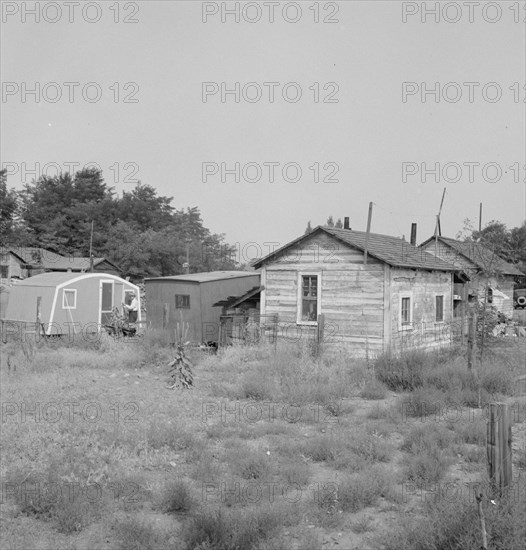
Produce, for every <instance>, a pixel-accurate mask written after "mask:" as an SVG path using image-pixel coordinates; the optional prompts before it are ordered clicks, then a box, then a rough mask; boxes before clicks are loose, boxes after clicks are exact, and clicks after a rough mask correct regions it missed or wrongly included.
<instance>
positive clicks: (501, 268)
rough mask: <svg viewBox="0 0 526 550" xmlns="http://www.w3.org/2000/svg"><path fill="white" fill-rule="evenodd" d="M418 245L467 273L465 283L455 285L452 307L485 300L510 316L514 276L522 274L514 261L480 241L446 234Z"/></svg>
mask: <svg viewBox="0 0 526 550" xmlns="http://www.w3.org/2000/svg"><path fill="white" fill-rule="evenodd" d="M420 248H421V249H422V250H425V251H426V252H427V253H429V254H433V255H434V256H436V257H438V258H441V259H442V260H444V261H446V262H448V263H450V264H453V265H455V266H456V267H458V268H460V269H462V270H463V271H464V272H465V273H467V275H468V276H469V282H468V283H465V285H462V284H458V283H457V285H456V289H455V310H457V309H458V310H461V309H462V308H465V303H466V302H467V301H469V300H470V298H471V300H479V301H480V302H482V301H483V300H484V297H485V294H486V291H487V293H488V296H487V300H488V303H489V304H490V305H492V306H494V307H495V308H496V309H497V311H500V312H501V313H504V314H505V315H506V316H508V317H512V316H513V289H514V286H515V277H519V276H524V273H522V272H521V271H519V270H518V269H517V268H516V267H515V266H514V265H511V264H509V263H507V262H506V261H504V260H503V259H502V258H501V257H500V256H498V255H497V254H496V253H495V252H494V251H493V250H491V249H489V248H488V247H486V246H483V245H482V244H480V243H476V242H470V241H466V242H464V241H459V240H456V239H451V238H449V237H442V236H437V237H430V238H429V239H427V240H426V241H424V242H423V243H422V244H421V245H420Z"/></svg>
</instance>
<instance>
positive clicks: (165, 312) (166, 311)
mask: <svg viewBox="0 0 526 550" xmlns="http://www.w3.org/2000/svg"><path fill="white" fill-rule="evenodd" d="M169 313H170V306H169V305H168V304H164V307H163V328H166V327H167V326H168V318H169Z"/></svg>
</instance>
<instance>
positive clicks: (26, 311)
mask: <svg viewBox="0 0 526 550" xmlns="http://www.w3.org/2000/svg"><path fill="white" fill-rule="evenodd" d="M131 293H135V294H136V296H137V299H138V300H139V301H140V294H139V288H138V287H137V286H135V285H134V284H132V283H130V282H129V281H126V280H124V279H121V278H120V277H117V276H116V275H112V274H109V273H82V274H78V273H42V274H41V275H35V276H34V277H29V278H27V279H24V280H23V281H19V282H17V283H16V284H15V285H13V286H12V287H11V289H10V294H9V302H8V304H7V308H6V311H5V314H4V315H3V318H4V319H5V320H7V321H9V322H16V323H25V324H28V323H29V324H31V323H33V324H34V323H35V320H36V312H37V300H38V298H40V320H41V322H42V323H43V326H44V332H45V334H48V335H51V334H71V333H75V334H76V333H86V332H98V331H100V328H101V326H102V325H105V324H109V323H110V322H111V317H112V311H113V308H114V307H117V308H118V309H119V310H120V312H122V308H121V304H122V303H127V302H128V301H129V296H130V294H131ZM139 305H140V303H139ZM140 315H141V312H140V307H139V315H138V321H140V320H141V317H140Z"/></svg>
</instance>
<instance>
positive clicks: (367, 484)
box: [337, 469, 393, 513]
mask: <svg viewBox="0 0 526 550" xmlns="http://www.w3.org/2000/svg"><path fill="white" fill-rule="evenodd" d="M392 485H393V479H391V477H389V475H388V474H387V473H385V472H383V471H381V470H379V469H373V470H368V471H366V472H365V473H359V474H353V475H351V476H349V477H348V478H347V479H345V480H343V481H342V482H341V483H338V491H337V500H338V506H339V507H340V509H341V510H343V511H344V512H352V513H355V512H359V511H360V510H362V509H363V508H367V507H368V506H374V505H375V504H376V503H377V501H378V499H379V498H380V497H384V498H388V497H389V496H390V493H391V490H392Z"/></svg>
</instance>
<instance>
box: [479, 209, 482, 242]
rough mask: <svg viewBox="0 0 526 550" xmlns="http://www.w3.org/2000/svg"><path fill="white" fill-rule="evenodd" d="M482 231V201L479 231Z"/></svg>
mask: <svg viewBox="0 0 526 550" xmlns="http://www.w3.org/2000/svg"><path fill="white" fill-rule="evenodd" d="M481 231H482V203H480V208H479V233H480V232H481ZM479 237H480V236H479Z"/></svg>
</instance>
